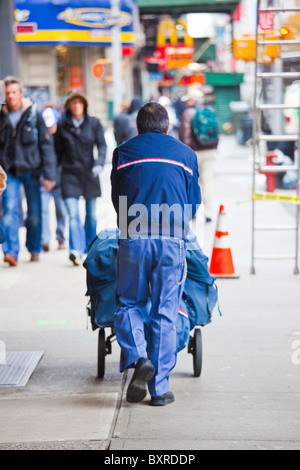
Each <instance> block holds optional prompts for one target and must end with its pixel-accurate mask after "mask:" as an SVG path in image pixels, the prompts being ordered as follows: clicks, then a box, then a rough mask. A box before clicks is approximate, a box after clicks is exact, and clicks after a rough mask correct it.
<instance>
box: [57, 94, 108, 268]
mask: <svg viewBox="0 0 300 470" xmlns="http://www.w3.org/2000/svg"><path fill="white" fill-rule="evenodd" d="M65 109H66V117H65V118H64V119H62V120H61V121H60V122H59V124H58V129H57V133H56V135H55V141H56V152H57V156H58V162H59V163H60V164H61V165H62V195H63V199H64V201H65V205H66V208H67V212H68V215H69V224H70V230H69V231H70V240H69V248H70V256H69V258H70V260H71V261H72V262H73V263H74V265H75V266H78V265H80V264H81V258H82V255H83V254H84V253H87V251H88V247H89V245H90V243H91V242H92V241H93V239H94V238H95V237H96V235H97V218H96V200H97V198H98V197H100V196H101V188H100V181H99V175H100V173H101V172H102V170H103V167H104V163H105V158H106V143H105V137H104V132H103V129H102V126H101V124H100V121H99V120H98V119H97V118H95V117H92V116H89V114H88V113H87V109H88V101H87V98H86V97H85V95H84V94H83V93H81V92H77V91H73V92H71V93H70V94H69V96H68V97H67V99H66V102H65ZM94 148H96V149H97V158H96V159H95V157H94ZM81 197H83V198H84V199H85V207H86V218H85V224H84V226H83V225H82V222H81V218H80V212H79V199H80V198H81Z"/></svg>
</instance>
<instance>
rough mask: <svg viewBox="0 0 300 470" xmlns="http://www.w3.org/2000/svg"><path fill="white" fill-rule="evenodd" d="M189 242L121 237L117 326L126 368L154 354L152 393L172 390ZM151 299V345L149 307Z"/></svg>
mask: <svg viewBox="0 0 300 470" xmlns="http://www.w3.org/2000/svg"><path fill="white" fill-rule="evenodd" d="M184 275H185V242H184V241H182V240H178V239H159V240H152V239H130V240H129V239H128V240H120V249H119V257H118V269H117V291H116V294H117V305H118V310H117V312H116V314H115V316H114V327H115V332H116V336H117V340H118V343H119V344H120V346H121V348H122V355H121V365H120V369H121V372H123V370H124V369H126V368H128V367H130V366H131V365H132V364H133V363H134V362H135V361H137V360H138V359H139V358H141V357H149V358H150V360H151V362H152V364H153V366H154V368H155V375H154V377H153V379H152V380H151V381H150V382H149V384H148V385H149V391H150V394H151V396H161V395H163V394H165V393H167V392H168V391H169V374H170V372H171V370H172V369H173V368H174V366H175V364H176V359H177V335H176V319H177V315H178V309H179V304H180V300H181V297H182V293H183V288H184V282H181V281H182V280H183V279H184ZM149 298H150V300H151V310H150V313H149V321H150V344H147V342H146V339H145V332H144V317H143V309H144V308H145V306H146V305H147V303H148V302H149Z"/></svg>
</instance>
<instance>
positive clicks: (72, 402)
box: [0, 393, 118, 444]
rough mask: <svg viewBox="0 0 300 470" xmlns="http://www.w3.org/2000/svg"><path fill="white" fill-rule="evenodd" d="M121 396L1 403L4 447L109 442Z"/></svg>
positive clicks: (7, 400) (0, 440)
mask: <svg viewBox="0 0 300 470" xmlns="http://www.w3.org/2000/svg"><path fill="white" fill-rule="evenodd" d="M117 400H118V394H117V393H99V394H82V395H78V394H77V395H71V394H68V395H65V396H62V395H59V396H40V397H37V396H35V397H26V398H23V397H22V398H16V397H14V398H2V399H1V426H0V443H2V444H3V443H10V444H13V443H26V442H31V443H34V442H41V441H44V442H52V441H53V442H58V441H80V440H84V441H107V440H108V439H109V437H110V431H111V426H112V423H113V420H114V415H115V410H116V405H117Z"/></svg>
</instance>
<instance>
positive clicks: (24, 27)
mask: <svg viewBox="0 0 300 470" xmlns="http://www.w3.org/2000/svg"><path fill="white" fill-rule="evenodd" d="M36 30H37V24H36V23H26V24H17V25H15V34H33V33H35V32H36Z"/></svg>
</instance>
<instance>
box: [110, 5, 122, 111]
mask: <svg viewBox="0 0 300 470" xmlns="http://www.w3.org/2000/svg"><path fill="white" fill-rule="evenodd" d="M111 11H112V21H113V24H114V26H113V28H112V74H113V111H114V116H117V114H119V113H120V111H121V104H122V98H123V81H122V49H121V27H120V19H121V17H120V0H111Z"/></svg>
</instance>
